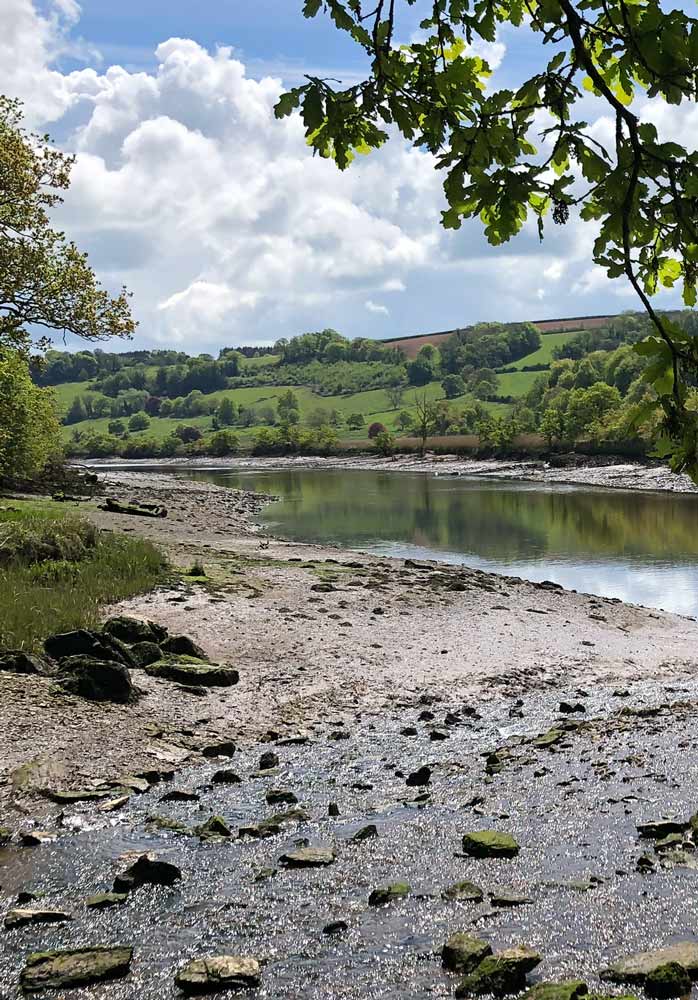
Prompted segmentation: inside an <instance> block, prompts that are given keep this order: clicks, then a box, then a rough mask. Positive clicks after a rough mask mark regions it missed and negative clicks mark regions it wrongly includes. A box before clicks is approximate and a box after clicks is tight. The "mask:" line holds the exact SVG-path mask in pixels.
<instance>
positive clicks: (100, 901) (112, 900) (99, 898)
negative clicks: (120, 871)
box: [85, 892, 128, 910]
mask: <svg viewBox="0 0 698 1000" xmlns="http://www.w3.org/2000/svg"><path fill="white" fill-rule="evenodd" d="M127 899H128V895H127V894H126V893H125V892H98V893H96V894H95V895H94V896H88V897H87V899H86V900H85V906H87V907H89V909H91V910H108V909H109V907H111V906H121V904H122V903H125V902H126V900H127Z"/></svg>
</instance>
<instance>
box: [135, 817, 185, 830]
mask: <svg viewBox="0 0 698 1000" xmlns="http://www.w3.org/2000/svg"><path fill="white" fill-rule="evenodd" d="M145 824H146V826H148V827H150V828H151V829H156V830H162V831H163V832H165V833H189V830H188V829H187V826H186V824H185V823H182V822H181V821H180V820H178V819H171V818H170V817H169V816H161V815H160V814H159V813H151V814H150V816H148V817H146V821H145Z"/></svg>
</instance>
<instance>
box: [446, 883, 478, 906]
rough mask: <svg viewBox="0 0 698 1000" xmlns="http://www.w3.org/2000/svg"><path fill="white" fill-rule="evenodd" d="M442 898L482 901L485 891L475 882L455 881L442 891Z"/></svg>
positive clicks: (464, 901) (467, 901)
mask: <svg viewBox="0 0 698 1000" xmlns="http://www.w3.org/2000/svg"><path fill="white" fill-rule="evenodd" d="M441 898H442V899H448V900H458V901H460V902H463V903H481V902H482V901H483V899H484V898H485V893H484V892H483V890H482V889H481V888H480V886H479V885H475V883H474V882H468V881H463V882H454V884H453V885H450V886H449V887H448V889H444V891H443V892H442V893H441Z"/></svg>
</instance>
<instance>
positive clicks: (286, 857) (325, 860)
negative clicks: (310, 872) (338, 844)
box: [279, 847, 336, 868]
mask: <svg viewBox="0 0 698 1000" xmlns="http://www.w3.org/2000/svg"><path fill="white" fill-rule="evenodd" d="M335 860H336V855H335V853H334V851H333V850H332V849H331V848H329V847H299V848H297V849H296V850H293V851H287V852H286V854H282V855H281V857H280V858H279V861H281V862H282V864H285V865H287V866H288V867H289V868H324V867H325V866H326V865H331V864H333V863H334V861H335Z"/></svg>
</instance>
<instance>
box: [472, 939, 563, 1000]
mask: <svg viewBox="0 0 698 1000" xmlns="http://www.w3.org/2000/svg"><path fill="white" fill-rule="evenodd" d="M542 961H543V959H542V956H541V955H539V954H538V952H536V951H533V950H532V949H531V948H527V947H526V946H525V945H520V946H518V947H515V948H505V949H504V950H503V951H499V952H497V953H496V954H495V955H488V956H487V957H486V958H484V959H483V960H482V962H480V964H479V965H478V967H477V968H476V969H475V971H474V972H471V973H470V975H468V976H466V977H465V979H464V980H463V981H462V982H461V983H460V984H459V986H458V988H457V990H456V996H457V997H468V996H481V995H482V994H484V993H492V994H494V996H506V994H508V993H519V992H520V991H521V990H522V989H524V987H525V986H526V975H527V973H529V972H530V971H531V970H532V969H535V967H536V966H537V965H539V964H540V963H541V962H542Z"/></svg>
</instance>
